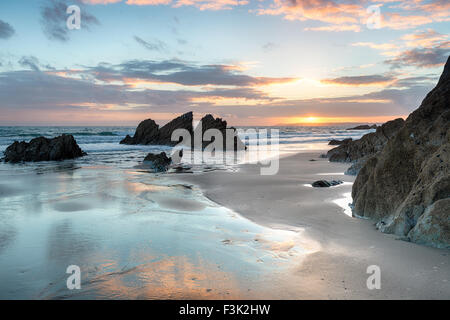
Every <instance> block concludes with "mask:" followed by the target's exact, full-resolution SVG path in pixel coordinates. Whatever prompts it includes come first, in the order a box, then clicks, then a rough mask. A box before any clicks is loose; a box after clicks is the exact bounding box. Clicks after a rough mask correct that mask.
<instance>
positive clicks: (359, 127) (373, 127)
mask: <svg viewBox="0 0 450 320" xmlns="http://www.w3.org/2000/svg"><path fill="white" fill-rule="evenodd" d="M376 128H377V125H376V124H374V125H371V126H369V125H368V124H363V125H360V126H356V127H353V128H347V129H346V130H369V129H376Z"/></svg>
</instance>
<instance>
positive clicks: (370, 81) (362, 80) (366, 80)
mask: <svg viewBox="0 0 450 320" xmlns="http://www.w3.org/2000/svg"><path fill="white" fill-rule="evenodd" d="M394 81H395V78H394V77H392V76H384V75H368V76H347V77H339V78H334V79H323V80H321V81H320V82H321V83H324V84H331V85H338V86H385V85H388V84H391V83H393V82H394Z"/></svg>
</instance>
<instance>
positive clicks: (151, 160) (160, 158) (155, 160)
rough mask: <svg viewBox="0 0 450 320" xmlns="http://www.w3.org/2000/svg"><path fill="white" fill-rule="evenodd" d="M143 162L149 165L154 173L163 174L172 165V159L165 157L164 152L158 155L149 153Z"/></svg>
mask: <svg viewBox="0 0 450 320" xmlns="http://www.w3.org/2000/svg"><path fill="white" fill-rule="evenodd" d="M144 162H146V163H148V164H150V166H151V168H152V169H154V170H155V171H156V172H165V171H167V169H168V168H169V166H170V164H171V163H172V159H171V158H169V157H167V155H166V153H165V152H161V153H160V154H154V153H149V154H148V155H147V156H146V157H145V159H144Z"/></svg>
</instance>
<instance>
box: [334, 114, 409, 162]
mask: <svg viewBox="0 0 450 320" xmlns="http://www.w3.org/2000/svg"><path fill="white" fill-rule="evenodd" d="M403 124H404V120H403V119H401V118H398V119H395V120H392V121H388V122H386V123H385V124H383V125H382V126H380V127H378V128H377V131H375V132H371V133H368V134H366V135H364V136H363V137H362V138H361V139H359V140H355V141H349V142H348V143H346V144H343V145H340V146H339V147H336V148H334V149H331V150H329V151H328V153H327V157H328V158H329V160H330V161H332V162H353V161H356V160H358V159H361V158H364V157H368V156H372V155H374V154H375V153H377V152H379V151H381V149H383V147H384V145H385V144H386V142H387V141H388V140H389V139H391V138H392V137H393V136H394V135H395V134H396V133H397V131H398V130H400V128H401V127H403Z"/></svg>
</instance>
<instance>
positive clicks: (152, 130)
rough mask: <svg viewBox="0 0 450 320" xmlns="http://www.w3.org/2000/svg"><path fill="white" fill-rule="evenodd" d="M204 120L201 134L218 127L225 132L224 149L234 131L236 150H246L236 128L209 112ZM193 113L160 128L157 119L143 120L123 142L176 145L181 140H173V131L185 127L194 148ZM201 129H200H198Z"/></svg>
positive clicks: (204, 144) (204, 142)
mask: <svg viewBox="0 0 450 320" xmlns="http://www.w3.org/2000/svg"><path fill="white" fill-rule="evenodd" d="M200 121H201V122H202V132H201V136H202V137H203V134H204V133H205V132H206V131H207V130H208V129H217V130H219V131H220V132H221V133H222V134H223V141H224V150H226V132H227V131H232V134H233V135H234V150H245V149H246V147H245V145H244V143H243V142H242V141H241V140H240V139H239V137H238V136H237V134H236V129H234V128H227V122H226V121H224V120H222V119H220V118H217V119H215V118H214V117H213V116H212V115H210V114H208V115H206V116H205V117H203V118H202V119H201V120H200ZM192 122H193V113H192V112H188V113H185V114H183V115H182V116H179V117H178V118H176V119H174V120H172V121H170V122H169V123H168V124H166V125H165V126H163V127H162V128H159V126H158V125H157V124H156V123H155V121H153V120H151V119H147V120H145V121H142V122H141V123H140V124H139V126H138V127H137V129H136V132H135V134H134V136H133V137H130V136H129V135H127V136H126V137H125V139H123V140H122V141H121V142H120V143H121V144H146V145H148V144H153V145H168V146H175V145H177V144H178V143H179V141H172V133H173V132H174V131H175V130H177V129H185V130H187V131H188V132H189V133H190V134H191V143H192V146H191V147H192V148H194V147H195V146H194V142H195V139H194V134H193V133H194V131H193V124H192ZM197 130H200V129H197ZM210 143H211V141H203V142H202V148H203V149H204V148H205V147H206V146H207V145H209V144H210Z"/></svg>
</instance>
